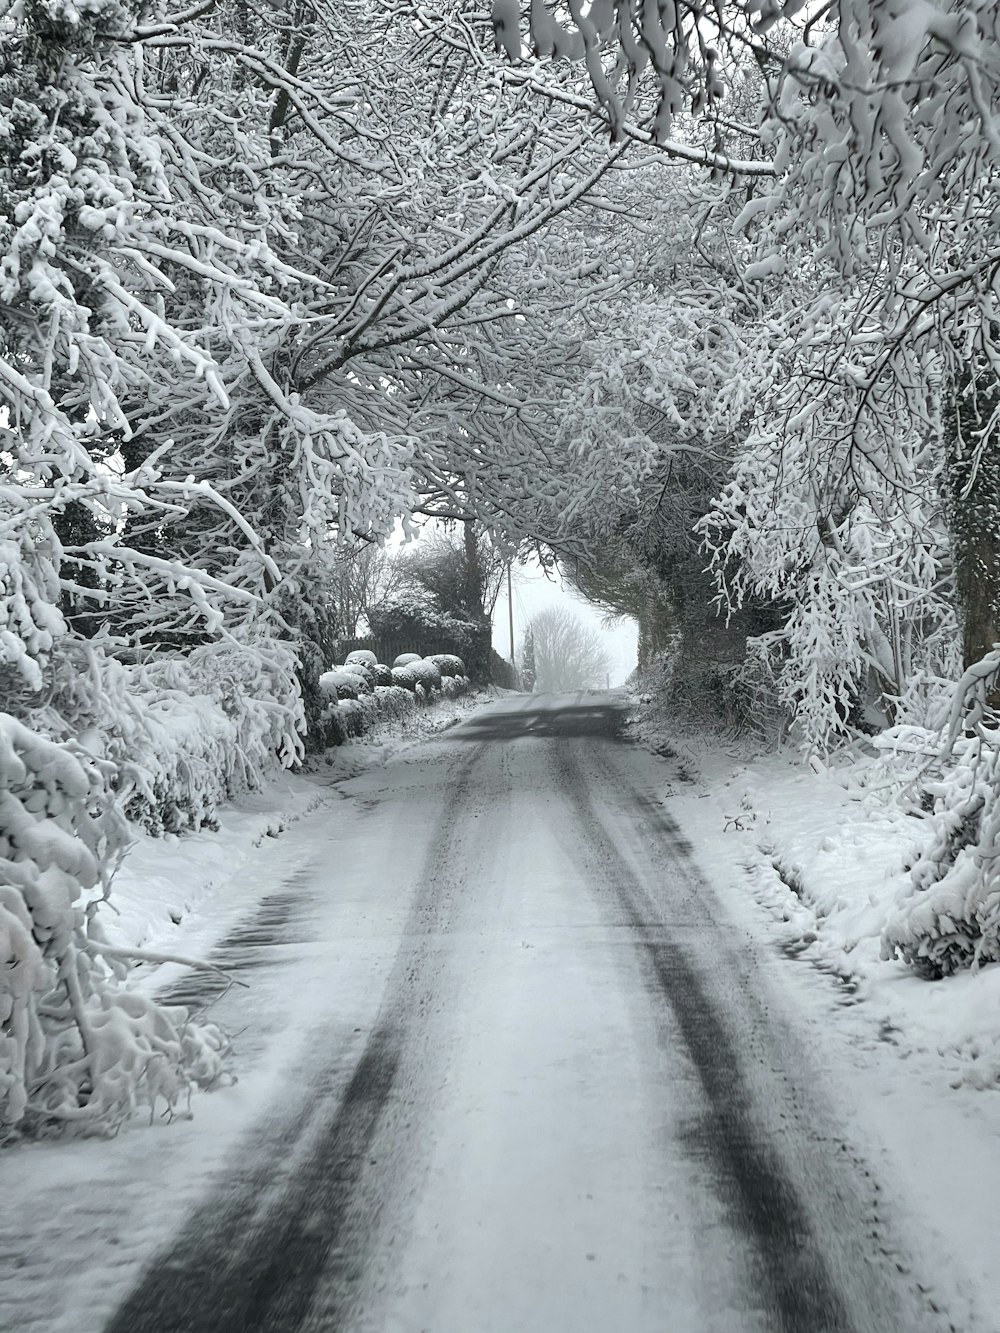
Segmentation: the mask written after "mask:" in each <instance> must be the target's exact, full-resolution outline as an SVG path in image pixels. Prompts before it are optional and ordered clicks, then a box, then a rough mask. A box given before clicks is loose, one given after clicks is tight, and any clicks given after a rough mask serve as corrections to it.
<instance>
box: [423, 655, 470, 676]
mask: <svg viewBox="0 0 1000 1333" xmlns="http://www.w3.org/2000/svg"><path fill="white" fill-rule="evenodd" d="M426 660H427V661H428V662H433V663H434V664H435V666H436V667H437V668H438V670H439V671H440V672H441V675H442V676H464V675H465V674H466V672H465V663H464V662H463V661H462V659H461V658H460V657H457V656H456V655H455V654H454V653H431V655H430V657H428V658H427V659H426Z"/></svg>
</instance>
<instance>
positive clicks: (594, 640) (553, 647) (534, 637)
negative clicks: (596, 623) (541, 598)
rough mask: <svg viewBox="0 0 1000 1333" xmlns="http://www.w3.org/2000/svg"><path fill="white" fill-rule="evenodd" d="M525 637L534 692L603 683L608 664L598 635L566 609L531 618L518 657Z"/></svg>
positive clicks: (555, 608)
mask: <svg viewBox="0 0 1000 1333" xmlns="http://www.w3.org/2000/svg"><path fill="white" fill-rule="evenodd" d="M529 638H530V644H531V649H532V651H533V655H534V666H535V680H534V688H535V689H536V690H538V691H544V692H558V691H563V690H585V689H587V688H589V687H596V686H602V685H604V684H605V683H606V680H607V673H608V670H609V667H610V663H609V659H608V654H607V651H606V649H605V647H604V644H603V643H602V642H601V636H600V635H599V634H598V633H597V631H596V630H593V629H591V628H590V627H589V626H587V625H585V624H584V622H583V621H582V620H581V619H580V617H579V616H577V615H574V613H573V612H572V611H570V610H568V609H567V608H566V607H561V606H552V607H546V608H545V610H544V611H538V612H536V613H535V615H533V616H532V617H531V620H530V621H529V622H528V626H527V630H526V637H525V641H524V646H523V647H522V657H523V656H524V653H525V652H526V651H527V644H528V641H529Z"/></svg>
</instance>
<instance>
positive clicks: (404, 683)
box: [392, 659, 419, 694]
mask: <svg viewBox="0 0 1000 1333" xmlns="http://www.w3.org/2000/svg"><path fill="white" fill-rule="evenodd" d="M418 660H419V659H418ZM392 683H393V685H398V686H399V687H400V688H401V689H404V690H409V691H410V693H411V694H412V693H413V691H414V690H415V689H416V688H417V677H416V675H415V673H414V671H413V669H412V667H410V666H394V667H393V668H392Z"/></svg>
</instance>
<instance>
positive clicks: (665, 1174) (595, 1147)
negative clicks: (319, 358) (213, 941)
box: [107, 696, 938, 1333]
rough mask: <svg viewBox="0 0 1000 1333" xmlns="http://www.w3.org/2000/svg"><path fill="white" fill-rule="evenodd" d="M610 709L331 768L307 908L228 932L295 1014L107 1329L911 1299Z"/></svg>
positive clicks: (712, 1325) (915, 1321)
mask: <svg viewBox="0 0 1000 1333" xmlns="http://www.w3.org/2000/svg"><path fill="white" fill-rule="evenodd" d="M619 716H620V704H619V703H618V701H616V700H613V699H612V700H611V701H610V702H609V700H608V698H607V697H601V696H581V697H578V698H573V699H562V700H549V701H547V702H543V701H540V700H538V699H520V700H516V701H513V702H511V703H509V704H506V705H497V706H494V707H493V708H491V709H489V710H486V711H484V712H483V713H481V714H479V715H478V716H477V717H475V718H474V719H473V720H471V721H470V722H467V723H465V724H464V725H463V726H462V727H460V728H457V729H456V730H454V731H452V732H451V733H449V735H448V738H447V739H446V740H443V741H438V742H434V743H432V744H429V745H426V746H424V747H421V748H420V749H418V750H417V751H414V752H410V753H409V755H408V756H407V757H406V758H405V759H404V760H402V761H397V762H395V763H392V764H390V765H388V766H386V767H385V768H383V769H381V770H379V771H377V772H375V773H374V774H371V775H369V776H367V777H362V778H359V779H356V780H355V781H354V782H353V783H352V784H349V785H348V787H347V788H346V790H347V792H348V793H350V794H351V795H353V796H354V797H355V798H356V799H357V800H358V801H359V802H360V803H361V804H362V806H363V807H365V808H364V813H363V815H362V817H361V818H360V819H359V821H358V825H357V827H356V829H355V836H356V839H357V845H356V847H354V848H353V849H352V847H351V840H350V839H348V840H347V841H346V842H344V841H341V842H339V845H338V847H337V858H338V860H341V862H342V863H343V861H346V862H347V863H348V864H352V863H353V864H355V865H356V866H357V867H358V868H359V869H358V871H357V872H355V873H354V874H353V875H351V876H350V877H349V878H350V879H351V881H352V884H351V887H350V890H349V892H347V893H345V892H343V888H342V889H341V891H340V892H339V893H338V895H337V901H336V902H331V903H330V904H329V909H330V910H329V912H328V913H326V914H325V921H326V928H327V933H326V934H325V937H324V938H317V939H316V940H315V941H314V942H313V944H312V945H311V946H309V947H305V948H303V946H302V943H301V938H302V932H301V931H300V932H298V938H299V944H298V945H294V946H293V945H282V944H281V943H280V939H281V927H282V922H283V921H284V920H285V919H286V916H285V915H284V914H282V913H278V914H277V917H278V920H277V924H276V926H275V931H274V933H273V934H268V932H267V930H266V929H265V930H264V931H263V933H262V934H261V935H260V936H259V937H258V938H257V946H256V947H257V948H258V949H259V950H267V949H270V950H271V951H272V952H274V951H275V950H277V951H278V952H279V953H280V952H281V950H282V949H285V950H286V951H289V952H292V953H296V954H297V955H298V956H297V959H296V961H295V962H292V961H287V962H286V961H284V960H281V961H277V962H276V961H275V960H274V959H273V958H272V959H271V960H270V961H269V962H268V964H267V966H268V967H269V968H270V969H272V970H275V971H277V972H279V973H280V972H282V971H284V972H287V971H288V970H289V969H293V968H298V969H301V970H302V971H303V974H304V975H303V978H302V980H301V981H300V982H296V980H295V978H294V976H292V977H289V976H285V977H284V979H283V981H282V983H281V984H282V985H283V986H286V987H292V988H295V987H296V985H299V986H301V989H302V990H303V992H304V993H305V994H308V995H310V996H311V997H313V1000H314V1001H315V1000H316V999H317V998H318V997H319V996H320V994H321V986H322V984H323V979H325V986H326V996H325V1002H324V1004H323V1011H325V1012H323V1011H320V1012H315V1013H314V1016H313V1022H312V1024H311V1025H310V1030H309V1035H308V1038H307V1040H306V1041H305V1042H304V1043H302V1044H301V1045H300V1046H299V1048H298V1049H297V1050H296V1052H295V1054H294V1058H293V1061H292V1069H291V1072H289V1073H288V1075H287V1081H286V1082H285V1083H284V1084H283V1086H281V1087H277V1088H275V1090H274V1093H275V1101H274V1105H273V1107H272V1109H271V1110H270V1111H269V1112H268V1113H267V1114H266V1115H265V1116H263V1117H262V1118H261V1120H260V1121H259V1122H258V1123H256V1124H255V1125H253V1126H252V1127H251V1128H250V1129H249V1130H248V1132H247V1133H246V1134H245V1135H244V1137H243V1139H242V1141H241V1143H240V1144H239V1147H238V1149H237V1151H236V1153H235V1154H234V1156H233V1157H232V1159H231V1162H230V1165H229V1166H228V1167H227V1169H226V1170H224V1171H222V1172H220V1173H219V1178H218V1180H217V1182H216V1184H215V1187H214V1188H213V1191H212V1192H211V1194H210V1195H209V1197H208V1198H207V1199H206V1200H205V1201H203V1202H202V1204H201V1205H200V1206H198V1207H197V1208H195V1210H194V1211H193V1212H192V1213H191V1214H190V1216H189V1217H188V1218H187V1219H186V1221H185V1222H184V1224H183V1226H182V1228H181V1230H180V1232H179V1234H178V1235H177V1236H176V1238H175V1239H174V1241H173V1242H172V1243H171V1244H170V1246H169V1247H168V1248H167V1249H166V1250H165V1251H164V1252H162V1253H161V1254H160V1256H159V1257H158V1259H157V1260H156V1261H155V1262H154V1263H153V1264H152V1265H151V1266H150V1267H149V1268H148V1270H147V1271H146V1272H145V1274H144V1275H143V1276H142V1278H141V1280H140V1281H139V1282H138V1284H137V1286H136V1287H135V1289H134V1290H133V1291H132V1293H131V1294H130V1295H129V1296H128V1297H127V1298H126V1299H125V1300H124V1301H123V1302H122V1303H121V1305H120V1306H119V1308H118V1310H117V1313H116V1314H115V1315H114V1316H113V1317H112V1318H111V1320H110V1322H109V1323H108V1324H107V1328H108V1330H109V1333H111V1331H113V1333H137V1331H138V1330H149V1331H150V1333H154V1331H155V1333H169V1331H172V1330H177V1331H178V1333H180V1330H205V1333H208V1330H216V1331H218V1333H225V1331H228V1330H233V1333H235V1330H250V1329H255V1330H257V1329H259V1330H261V1331H262V1333H263V1331H264V1330H268V1333H280V1331H282V1330H291V1329H317V1330H319V1329H326V1330H339V1329H352V1330H353V1329H356V1330H362V1329H364V1330H376V1329H377V1330H390V1329H391V1330H400V1331H401V1333H403V1331H407V1333H409V1331H410V1330H412V1333H417V1331H418V1330H425V1329H426V1330H433V1331H434V1333H480V1331H483V1333H485V1330H496V1331H497V1333H570V1331H571V1330H572V1331H573V1333H582V1331H583V1330H594V1331H595V1333H596V1331H597V1330H601V1331H602V1333H604V1331H605V1330H612V1329H615V1330H619V1329H620V1330H629V1333H645V1331H646V1330H648V1331H649V1333H653V1330H657V1331H659V1333H662V1330H665V1329H671V1330H678V1331H681V1330H683V1331H684V1333H696V1331H697V1330H718V1331H719V1333H722V1331H723V1330H725V1331H726V1333H730V1331H733V1333H735V1330H782V1331H786V1333H793V1331H794V1333H818V1331H819V1330H831V1331H832V1330H848V1329H857V1330H861V1329H867V1330H873V1331H874V1330H878V1331H879V1333H889V1331H890V1330H893V1329H900V1330H904V1329H905V1330H914V1331H915V1330H917V1329H919V1328H922V1327H925V1326H926V1327H935V1326H938V1325H936V1324H935V1323H934V1322H933V1321H932V1320H931V1317H930V1314H929V1312H928V1311H926V1310H925V1308H924V1307H923V1305H922V1303H921V1301H920V1300H919V1299H918V1293H917V1288H916V1285H915V1283H914V1282H913V1281H912V1279H909V1278H903V1277H901V1276H900V1275H899V1273H898V1271H897V1268H896V1265H895V1263H894V1262H890V1261H889V1260H888V1258H887V1257H886V1255H885V1254H883V1253H882V1249H884V1248H885V1247H884V1245H880V1244H878V1243H876V1242H873V1239H872V1236H873V1233H876V1234H880V1233H879V1232H878V1228H876V1227H875V1226H874V1225H873V1219H874V1218H875V1214H876V1210H877V1206H878V1204H877V1188H876V1186H875V1185H873V1184H872V1183H871V1180H870V1177H867V1176H866V1175H865V1172H864V1168H863V1167H862V1166H861V1164H860V1163H858V1162H857V1160H855V1159H854V1158H853V1157H852V1155H851V1153H850V1152H849V1151H848V1150H847V1148H846V1147H845V1143H844V1140H843V1139H839V1140H838V1137H837V1133H836V1127H835V1126H832V1125H828V1124H827V1123H826V1112H825V1111H824V1110H823V1101H824V1099H823V1091H822V1076H821V1074H820V1073H819V1071H815V1070H813V1069H812V1068H811V1062H810V1058H809V1055H808V1053H807V1052H805V1051H803V1050H801V1049H800V1048H799V1047H798V1045H797V1043H796V1038H795V1033H794V1029H793V1027H791V1026H790V1025H788V1024H787V1023H786V1022H783V1021H782V1019H781V1017H780V1016H778V1015H775V1014H769V1012H768V1005H767V985H766V980H765V978H764V977H763V975H762V974H761V969H760V968H759V966H758V964H757V961H756V959H755V957H754V953H753V950H752V949H751V948H750V947H749V945H748V943H747V942H746V940H745V939H741V938H740V936H739V933H738V932H737V931H736V930H734V927H733V925H732V924H731V923H729V922H727V921H726V919H725V917H724V915H723V913H722V911H721V909H720V907H719V906H718V904H717V903H716V902H715V901H714V900H713V896H712V894H711V893H710V892H709V890H708V889H707V887H706V885H705V884H704V883H703V882H702V881H701V880H700V879H699V877H698V875H697V873H696V871H695V870H694V868H693V866H692V865H691V863H690V861H689V857H688V848H687V845H686V843H685V841H684V838H683V836H682V835H681V833H680V832H679V830H677V829H676V828H675V827H674V826H673V825H672V824H671V822H670V821H669V819H667V818H666V816H665V815H664V814H663V813H662V812H661V810H660V809H659V808H658V807H657V806H656V805H655V804H654V803H653V801H652V800H651V796H650V793H651V791H652V787H653V784H652V781H651V774H650V772H649V768H650V765H651V761H650V760H649V759H648V757H647V756H645V755H644V754H643V753H642V752H640V751H637V750H635V749H633V748H631V747H626V746H622V745H621V744H618V743H616V740H615V738H614V736H615V732H616V729H617V721H618V718H619ZM373 835H374V836H373ZM373 849H374V850H375V851H376V852H377V855H374V856H373ZM362 867H363V870H362V869H361V868H362ZM323 872H324V871H323V864H322V862H321V861H317V862H316V864H315V866H314V869H313V872H312V874H313V877H314V879H317V880H321V879H322V875H323ZM299 883H300V885H301V888H302V892H303V893H304V894H308V877H302V876H300V879H299ZM315 889H316V884H315V883H314V884H313V890H314V898H315ZM293 910H294V908H293V907H291V906H290V907H289V914H291V913H292V912H293ZM312 913H313V921H314V922H316V921H318V920H321V919H323V916H324V914H323V913H322V912H321V911H318V910H317V908H316V905H315V901H314V902H313V907H312ZM272 915H273V912H272ZM269 940H271V941H273V942H271V943H268V942H267V941H269ZM233 947H236V946H235V945H234V946H233ZM240 947H243V948H246V947H247V945H246V942H245V939H244V940H243V942H242V944H241V946H240ZM249 947H250V948H251V950H252V949H253V947H254V945H253V943H252V942H251V945H250V946H249ZM244 961H245V962H250V961H252V959H251V958H249V957H247V958H245V959H244ZM327 1014H328V1015H329V1018H327V1017H326V1015H327Z"/></svg>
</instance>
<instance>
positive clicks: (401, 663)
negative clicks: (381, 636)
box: [392, 653, 421, 667]
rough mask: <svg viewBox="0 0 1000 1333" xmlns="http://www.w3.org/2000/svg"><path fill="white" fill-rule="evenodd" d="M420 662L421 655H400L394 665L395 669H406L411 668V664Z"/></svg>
mask: <svg viewBox="0 0 1000 1333" xmlns="http://www.w3.org/2000/svg"><path fill="white" fill-rule="evenodd" d="M420 660H421V657H420V654H419V653H400V654H399V656H398V657H397V658H396V659H395V660H394V662H393V664H392V665H393V666H394V667H405V666H409V665H410V663H411V662H419V661H420Z"/></svg>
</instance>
